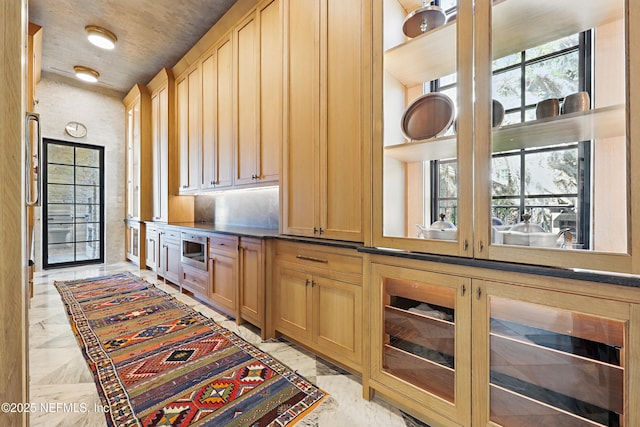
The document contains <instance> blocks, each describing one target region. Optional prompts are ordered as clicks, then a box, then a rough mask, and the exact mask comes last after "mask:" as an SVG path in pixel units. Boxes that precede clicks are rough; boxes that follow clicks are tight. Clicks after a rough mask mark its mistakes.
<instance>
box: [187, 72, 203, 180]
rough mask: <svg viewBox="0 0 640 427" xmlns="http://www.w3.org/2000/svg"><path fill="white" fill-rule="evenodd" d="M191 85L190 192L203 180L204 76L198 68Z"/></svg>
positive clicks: (189, 76)
mask: <svg viewBox="0 0 640 427" xmlns="http://www.w3.org/2000/svg"><path fill="white" fill-rule="evenodd" d="M187 80H188V85H189V118H188V123H189V125H188V128H189V184H188V189H189V190H195V189H197V188H198V186H199V185H200V182H201V180H202V75H201V69H200V68H196V69H194V70H193V71H191V72H190V73H189V75H188V76H187Z"/></svg>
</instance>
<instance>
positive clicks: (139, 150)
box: [122, 84, 153, 220]
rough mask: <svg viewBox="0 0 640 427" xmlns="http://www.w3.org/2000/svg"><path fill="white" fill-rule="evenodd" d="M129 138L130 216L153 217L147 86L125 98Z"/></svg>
mask: <svg viewBox="0 0 640 427" xmlns="http://www.w3.org/2000/svg"><path fill="white" fill-rule="evenodd" d="M122 102H123V104H124V107H125V132H126V133H125V140H126V147H127V153H126V202H125V212H126V217H127V218H128V219H139V220H150V219H151V216H152V211H153V209H152V188H153V184H152V173H151V120H150V117H151V113H150V108H151V100H150V97H149V92H148V91H147V89H146V87H144V86H142V85H140V84H137V85H135V86H134V87H133V88H132V89H131V90H130V91H129V93H128V94H127V96H125V98H124V99H123V101H122Z"/></svg>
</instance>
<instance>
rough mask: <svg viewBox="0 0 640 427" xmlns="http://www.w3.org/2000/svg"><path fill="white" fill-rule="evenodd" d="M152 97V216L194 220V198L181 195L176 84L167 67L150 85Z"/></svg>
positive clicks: (162, 218) (165, 220)
mask: <svg viewBox="0 0 640 427" xmlns="http://www.w3.org/2000/svg"><path fill="white" fill-rule="evenodd" d="M147 89H148V90H149V92H150V96H151V162H152V188H153V192H152V194H153V195H152V199H153V207H152V219H153V221H158V222H168V221H187V220H192V219H193V198H191V197H184V196H183V197H179V196H178V185H179V184H178V178H179V177H178V149H177V146H176V136H175V108H174V103H175V95H174V93H175V84H174V79H173V74H172V72H171V70H169V69H167V68H163V69H162V70H160V72H158V74H157V75H156V76H155V77H154V78H153V79H152V80H151V81H150V82H149V83H148V84H147Z"/></svg>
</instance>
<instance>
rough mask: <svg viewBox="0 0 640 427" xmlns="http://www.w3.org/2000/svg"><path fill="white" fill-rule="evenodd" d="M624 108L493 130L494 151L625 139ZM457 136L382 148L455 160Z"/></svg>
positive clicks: (415, 158)
mask: <svg viewBox="0 0 640 427" xmlns="http://www.w3.org/2000/svg"><path fill="white" fill-rule="evenodd" d="M624 120H625V111H624V106H623V105H614V106H610V107H603V108H597V109H593V110H587V111H581V112H577V113H571V114H566V115H560V116H557V117H549V118H545V119H540V120H533V121H529V122H525V123H516V124H513V125H507V126H503V127H500V128H498V129H495V130H494V131H493V152H494V153H497V152H502V151H509V150H517V149H522V148H534V147H543V146H549V145H556V144H562V143H570V142H575V141H587V140H597V139H602V138H611V137H616V136H624V133H623V132H624V129H625V124H624ZM456 149H457V139H456V136H455V135H454V136H446V137H442V138H431V139H427V140H423V141H413V142H406V143H402V144H396V145H390V146H387V147H385V154H386V155H387V156H389V157H392V158H394V159H398V160H401V161H403V162H424V161H429V160H439V159H447V158H455V157H457V153H456Z"/></svg>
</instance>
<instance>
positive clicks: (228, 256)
mask: <svg viewBox="0 0 640 427" xmlns="http://www.w3.org/2000/svg"><path fill="white" fill-rule="evenodd" d="M209 271H210V274H211V287H210V292H209V299H210V300H211V302H212V303H213V304H214V305H216V306H217V307H218V308H220V309H221V310H223V311H225V312H226V313H227V314H229V315H231V316H233V317H235V318H237V313H238V308H237V303H238V237H236V236H218V235H216V236H211V237H209Z"/></svg>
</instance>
